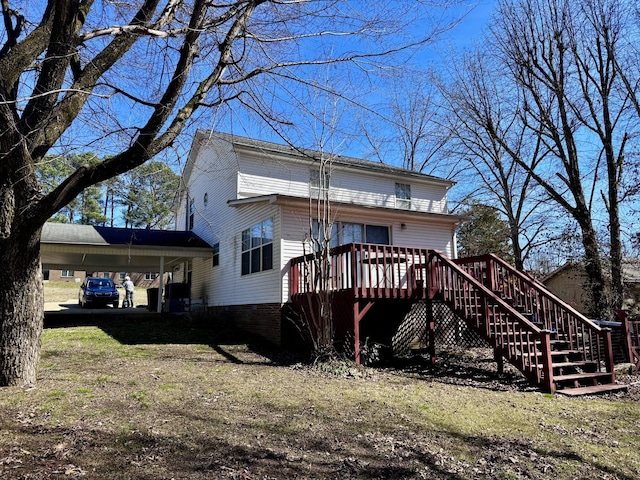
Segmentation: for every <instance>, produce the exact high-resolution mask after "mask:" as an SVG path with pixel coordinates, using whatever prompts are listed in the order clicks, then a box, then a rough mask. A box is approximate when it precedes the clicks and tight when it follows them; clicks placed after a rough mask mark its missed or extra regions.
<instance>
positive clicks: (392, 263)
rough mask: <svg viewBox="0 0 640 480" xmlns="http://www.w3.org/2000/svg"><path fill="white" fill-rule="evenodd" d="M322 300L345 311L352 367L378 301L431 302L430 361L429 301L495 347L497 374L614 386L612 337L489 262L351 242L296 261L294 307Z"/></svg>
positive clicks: (562, 384) (550, 384)
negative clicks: (321, 257) (507, 369)
mask: <svg viewBox="0 0 640 480" xmlns="http://www.w3.org/2000/svg"><path fill="white" fill-rule="evenodd" d="M323 265H324V266H323ZM325 272H326V275H325V274H323V273H325ZM320 285H322V286H323V288H319V286H320ZM320 292H325V293H326V292H331V295H332V302H333V304H332V309H333V311H334V314H340V315H342V316H343V317H344V316H345V315H344V311H345V310H346V311H347V317H348V318H349V319H350V320H348V322H347V323H350V324H351V327H350V328H351V331H350V332H349V333H351V334H352V335H353V341H354V345H353V348H354V351H355V360H356V362H359V361H360V343H361V342H360V322H361V321H362V320H363V318H364V317H365V315H367V313H368V312H369V311H371V310H372V308H373V307H374V305H375V304H376V302H381V301H383V300H384V301H389V300H397V301H402V302H403V303H402V305H404V306H406V304H407V302H417V301H423V302H426V303H427V308H426V310H427V320H426V323H427V330H428V335H429V343H428V346H427V348H428V351H429V352H430V353H431V358H432V361H435V346H434V345H433V343H434V342H433V338H434V337H433V331H434V319H433V317H432V313H431V308H430V302H431V301H434V300H437V301H441V302H443V303H445V304H446V305H447V306H448V307H449V308H450V309H451V311H452V312H454V313H455V314H456V315H457V316H458V317H459V318H461V319H462V320H464V321H465V323H466V324H467V326H468V327H469V328H470V329H472V330H473V331H474V332H476V334H478V335H479V336H480V337H481V338H483V339H484V340H485V341H487V343H489V345H491V346H492V347H493V348H494V350H495V354H496V359H498V360H499V362H498V365H499V368H500V366H501V364H502V363H501V362H502V359H505V360H507V361H508V362H509V363H511V364H512V365H514V366H516V367H517V368H518V369H519V370H520V371H521V372H522V373H523V374H524V375H525V376H526V377H527V378H528V379H529V380H530V381H531V382H532V383H534V384H537V385H539V386H540V387H541V388H543V389H544V390H547V391H551V392H554V391H555V390H556V389H563V388H580V387H585V386H590V387H594V386H598V389H599V390H603V391H604V390H606V387H600V385H602V384H610V385H611V388H612V389H613V388H614V384H615V375H614V373H613V353H612V348H611V332H610V331H609V330H608V329H606V328H600V327H599V326H597V325H596V324H594V323H593V322H591V321H590V320H588V319H587V318H585V317H584V316H582V315H581V314H580V313H578V312H577V311H575V310H574V309H573V308H571V307H570V306H569V305H567V304H565V303H564V302H562V301H561V300H560V299H558V298H557V297H555V296H553V295H552V294H551V293H550V292H548V291H547V290H546V289H545V288H544V286H542V284H540V283H539V282H537V281H535V280H534V279H533V278H531V277H528V276H527V275H525V274H523V273H522V272H519V271H517V270H515V269H514V268H513V267H511V266H510V265H508V264H507V263H506V262H504V261H502V260H501V259H499V258H498V257H495V256H493V255H486V256H483V257H476V258H468V259H459V260H456V261H452V260H450V259H448V258H446V257H445V256H444V255H442V254H441V253H439V252H437V251H434V250H429V249H420V248H410V247H400V246H392V245H371V244H359V243H352V244H349V245H343V246H340V247H337V248H335V249H332V250H331V252H330V256H329V257H328V258H327V259H326V262H318V261H316V260H315V259H314V256H313V255H307V256H304V257H299V258H296V259H293V260H292V261H291V269H290V295H291V300H292V303H293V304H294V305H298V306H300V308H303V309H304V308H307V309H309V310H313V308H311V306H312V305H314V302H315V301H316V300H314V298H313V297H315V296H318V294H319V293H320ZM315 304H316V305H317V303H315ZM400 305H401V304H400V303H398V306H399V308H398V309H399V310H401V309H400ZM338 309H339V310H338ZM307 315H314V314H313V312H307ZM565 352H569V353H565Z"/></svg>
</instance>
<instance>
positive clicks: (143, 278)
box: [42, 270, 171, 287]
mask: <svg viewBox="0 0 640 480" xmlns="http://www.w3.org/2000/svg"><path fill="white" fill-rule="evenodd" d="M42 274H43V277H44V280H45V281H47V280H48V281H52V282H76V283H80V282H82V281H83V280H84V279H85V278H87V277H108V278H110V279H111V280H113V281H114V282H116V284H121V283H122V282H124V278H125V277H126V276H127V275H129V277H131V280H132V281H133V284H134V285H135V286H136V287H158V286H159V285H160V278H159V276H158V272H131V273H130V272H95V271H94V272H87V271H85V270H43V271H42ZM170 280H171V274H170V273H165V279H164V284H165V285H166V284H167V283H168V282H169V281H170Z"/></svg>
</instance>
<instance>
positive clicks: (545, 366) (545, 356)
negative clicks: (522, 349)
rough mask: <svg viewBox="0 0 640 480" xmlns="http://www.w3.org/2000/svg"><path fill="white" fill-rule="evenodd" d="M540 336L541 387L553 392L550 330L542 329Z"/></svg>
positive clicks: (554, 390)
mask: <svg viewBox="0 0 640 480" xmlns="http://www.w3.org/2000/svg"><path fill="white" fill-rule="evenodd" d="M541 333H542V336H541V337H540V351H541V353H542V359H541V361H542V374H543V375H544V379H543V382H542V388H544V389H545V390H546V391H547V392H549V393H555V392H556V387H555V383H554V381H553V364H552V360H551V331H550V330H542V332H541Z"/></svg>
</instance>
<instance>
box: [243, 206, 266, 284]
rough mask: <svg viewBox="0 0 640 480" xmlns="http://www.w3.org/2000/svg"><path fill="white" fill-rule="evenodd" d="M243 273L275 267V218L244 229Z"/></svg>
mask: <svg viewBox="0 0 640 480" xmlns="http://www.w3.org/2000/svg"><path fill="white" fill-rule="evenodd" d="M241 260H242V262H241V263H242V275H249V274H250V273H257V272H262V271H264V270H271V269H272V268H273V219H272V218H268V219H266V220H264V221H263V222H260V223H257V224H255V225H254V226H253V227H251V228H248V229H246V230H243V231H242V259H241Z"/></svg>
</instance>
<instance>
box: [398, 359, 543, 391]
mask: <svg viewBox="0 0 640 480" xmlns="http://www.w3.org/2000/svg"><path fill="white" fill-rule="evenodd" d="M486 352H487V353H486V356H482V355H477V356H476V355H474V356H471V357H467V356H464V355H459V354H451V353H449V352H440V353H439V354H438V355H437V358H436V363H435V364H431V362H430V361H429V360H428V359H427V358H426V357H421V356H415V357H408V358H401V359H396V360H395V361H394V362H392V363H391V364H390V365H388V366H387V368H389V369H391V370H394V371H395V372H396V373H400V374H404V375H409V376H411V378H415V379H418V380H423V381H437V382H439V383H446V384H451V385H466V386H473V387H476V388H483V389H487V390H492V391H511V390H518V391H538V390H539V388H537V387H536V386H534V385H531V384H530V383H529V382H528V381H527V379H526V378H525V377H524V375H522V373H520V372H519V371H517V370H516V369H515V368H510V366H508V365H507V364H505V371H504V372H503V373H499V372H498V367H497V363H496V362H495V360H494V359H493V358H492V355H491V352H490V350H489V349H486Z"/></svg>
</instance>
